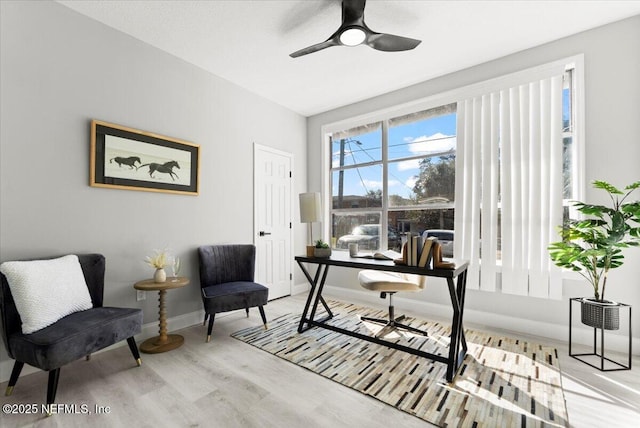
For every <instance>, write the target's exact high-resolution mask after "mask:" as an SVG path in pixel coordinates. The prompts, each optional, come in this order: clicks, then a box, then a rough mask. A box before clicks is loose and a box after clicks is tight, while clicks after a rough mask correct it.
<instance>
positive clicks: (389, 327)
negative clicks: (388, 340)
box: [358, 270, 428, 337]
mask: <svg viewBox="0 0 640 428" xmlns="http://www.w3.org/2000/svg"><path fill="white" fill-rule="evenodd" d="M358 281H360V285H361V286H362V287H363V288H366V289H367V290H371V291H378V292H380V298H382V299H385V298H386V297H387V294H389V319H381V318H371V317H362V318H361V320H363V321H370V322H373V323H376V324H382V325H383V326H384V327H383V328H382V330H380V331H379V332H378V333H377V334H376V337H381V336H384V335H386V334H387V333H390V332H391V331H393V330H397V329H404V330H408V331H412V332H415V333H419V334H422V335H425V336H428V334H427V332H426V331H423V330H420V329H417V328H415V327H411V326H408V325H406V324H402V323H400V322H399V321H402V320H403V319H404V318H405V316H404V315H400V316H399V317H397V318H396V316H395V314H394V307H393V295H394V294H395V293H397V292H404V291H409V292H418V291H422V290H424V288H425V284H426V276H422V275H410V274H404V273H395V272H387V271H380V270H363V271H360V273H359V274H358Z"/></svg>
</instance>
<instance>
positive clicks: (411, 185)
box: [404, 175, 418, 189]
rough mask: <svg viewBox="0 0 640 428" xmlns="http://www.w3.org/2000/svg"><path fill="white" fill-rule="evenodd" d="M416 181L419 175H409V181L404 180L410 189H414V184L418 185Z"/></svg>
mask: <svg viewBox="0 0 640 428" xmlns="http://www.w3.org/2000/svg"><path fill="white" fill-rule="evenodd" d="M416 181H418V177H416V176H415V175H414V176H412V177H409V178H408V179H407V181H405V182H404V185H405V186H407V187H408V188H410V189H413V186H415V185H416Z"/></svg>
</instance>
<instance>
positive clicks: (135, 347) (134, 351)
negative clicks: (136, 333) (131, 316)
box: [127, 336, 142, 367]
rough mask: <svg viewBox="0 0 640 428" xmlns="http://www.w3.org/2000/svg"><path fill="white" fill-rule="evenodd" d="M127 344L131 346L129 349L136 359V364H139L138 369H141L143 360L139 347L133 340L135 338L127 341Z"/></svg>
mask: <svg viewBox="0 0 640 428" xmlns="http://www.w3.org/2000/svg"><path fill="white" fill-rule="evenodd" d="M127 344H129V349H130V350H131V353H132V354H133V358H135V359H136V363H137V364H138V367H140V366H141V365H142V360H141V359H140V352H138V345H136V340H135V339H134V338H133V336H131V337H130V338H128V339H127Z"/></svg>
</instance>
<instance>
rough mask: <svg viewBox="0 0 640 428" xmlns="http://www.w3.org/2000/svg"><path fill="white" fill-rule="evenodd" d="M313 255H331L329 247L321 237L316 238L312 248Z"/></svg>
mask: <svg viewBox="0 0 640 428" xmlns="http://www.w3.org/2000/svg"><path fill="white" fill-rule="evenodd" d="M313 255H314V257H329V256H331V247H329V244H327V243H326V242H324V241H323V240H322V239H318V240H317V241H316V245H315V247H314V249H313Z"/></svg>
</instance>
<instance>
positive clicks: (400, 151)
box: [332, 113, 456, 197]
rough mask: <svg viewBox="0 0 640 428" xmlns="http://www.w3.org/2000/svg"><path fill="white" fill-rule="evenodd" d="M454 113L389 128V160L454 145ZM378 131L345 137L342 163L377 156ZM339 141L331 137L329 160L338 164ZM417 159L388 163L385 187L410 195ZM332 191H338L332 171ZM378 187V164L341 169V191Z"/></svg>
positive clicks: (362, 191)
mask: <svg viewBox="0 0 640 428" xmlns="http://www.w3.org/2000/svg"><path fill="white" fill-rule="evenodd" d="M455 134H456V114H455V113H452V114H447V115H442V116H437V117H433V118H429V119H425V120H420V121H417V122H411V123H407V124H403V125H400V126H393V127H390V128H389V160H394V159H403V158H404V159H406V158H408V157H412V156H416V155H426V154H429V153H438V152H442V151H446V150H450V149H452V148H455V141H456V140H455ZM381 141H382V131H381V128H378V129H377V130H376V131H373V132H369V133H367V134H360V135H357V136H354V137H350V138H348V139H347V142H346V143H345V147H344V149H345V156H344V165H353V164H356V163H364V162H372V161H373V160H379V159H380V158H381V156H382V151H381ZM340 146H341V144H340V142H339V140H338V141H334V143H333V147H332V162H333V165H334V166H338V165H339V164H340ZM419 162H420V160H419V159H406V160H400V161H398V162H392V163H390V164H389V191H390V193H391V194H398V195H401V196H404V197H409V196H410V195H411V193H412V192H411V188H412V187H413V183H414V181H415V177H416V176H417V175H418V173H419V171H420V169H419ZM333 186H334V190H333V193H334V195H337V193H338V190H337V188H338V174H337V173H334V174H333ZM381 188H382V167H381V166H379V165H374V166H369V167H361V168H354V169H349V170H346V171H345V174H344V191H343V194H344V195H358V194H359V195H362V194H365V193H366V192H367V191H369V190H376V189H381Z"/></svg>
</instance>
